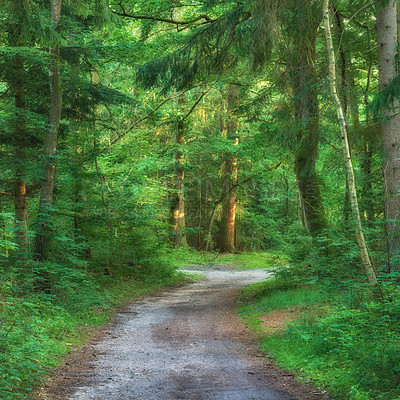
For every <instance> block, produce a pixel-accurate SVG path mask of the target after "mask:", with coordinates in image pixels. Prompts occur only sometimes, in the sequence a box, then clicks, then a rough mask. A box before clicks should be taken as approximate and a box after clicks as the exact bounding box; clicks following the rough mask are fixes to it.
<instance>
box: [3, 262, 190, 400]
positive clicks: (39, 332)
mask: <svg viewBox="0 0 400 400" xmlns="http://www.w3.org/2000/svg"><path fill="white" fill-rule="evenodd" d="M33 272H34V273H33V275H32V277H31V279H29V278H26V277H24V281H23V286H20V283H18V281H19V280H20V278H18V277H17V276H15V275H14V274H12V273H8V272H6V271H4V270H2V271H1V273H2V277H3V280H2V286H1V288H0V315H1V316H0V397H1V398H2V399H4V400H14V399H26V398H28V396H29V393H30V392H31V390H33V389H35V388H36V387H37V385H38V384H39V382H40V381H42V380H43V379H45V377H46V375H47V374H48V372H49V371H50V369H51V368H53V367H55V366H56V365H58V364H59V362H60V358H61V356H64V355H66V354H67V353H68V352H70V351H71V350H72V349H73V348H75V347H76V346H77V345H79V344H81V343H82V342H83V341H84V339H85V338H86V337H87V335H88V334H89V333H90V332H91V329H92V328H91V327H93V326H95V325H99V324H102V323H104V322H106V320H107V319H108V316H109V315H110V313H111V311H112V310H113V308H114V307H116V306H120V305H121V304H123V303H124V302H125V301H127V300H128V299H129V300H130V299H135V298H138V297H140V296H143V295H146V294H149V293H151V292H154V291H156V290H158V289H159V288H160V287H162V286H165V285H171V284H175V283H179V282H182V281H183V280H184V279H185V278H184V277H183V276H182V275H177V274H174V273H173V272H172V270H171V273H170V274H168V275H167V274H165V273H164V275H163V277H162V278H161V277H160V276H159V277H158V279H154V278H152V279H148V278H144V277H143V276H142V277H141V276H138V275H133V274H129V273H128V272H127V271H125V273H124V274H118V275H113V276H110V275H104V273H98V272H91V273H88V272H84V271H82V270H81V269H77V268H73V267H68V266H66V265H56V264H54V263H52V264H50V263H46V264H41V265H40V264H38V265H36V266H35V267H34V269H33ZM38 276H39V277H40V276H46V277H47V279H48V280H49V282H50V284H51V287H52V291H51V294H46V293H35V292H33V291H32V290H29V282H32V283H34V284H35V283H36V284H37V279H38V278H37V277H38Z"/></svg>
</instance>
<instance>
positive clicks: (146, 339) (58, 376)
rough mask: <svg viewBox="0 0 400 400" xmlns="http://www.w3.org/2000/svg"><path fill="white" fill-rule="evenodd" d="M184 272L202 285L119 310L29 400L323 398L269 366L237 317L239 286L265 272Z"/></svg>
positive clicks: (278, 322)
mask: <svg viewBox="0 0 400 400" xmlns="http://www.w3.org/2000/svg"><path fill="white" fill-rule="evenodd" d="M188 269H190V272H192V273H201V274H202V275H203V276H204V279H201V280H197V281H195V282H194V283H190V284H185V285H183V286H181V287H178V288H175V289H171V290H166V291H163V292H161V293H159V294H157V295H155V296H151V297H148V298H147V299H144V300H142V301H139V302H134V303H132V304H130V305H128V306H126V307H125V308H123V309H121V310H120V311H119V312H118V313H117V314H116V316H115V318H114V320H113V322H112V323H110V324H109V325H107V326H105V327H104V328H103V329H102V330H100V331H98V332H97V333H96V334H95V335H94V336H92V338H91V339H90V340H89V341H88V343H87V344H86V345H85V346H84V347H83V348H81V349H80V350H79V351H77V352H75V353H74V354H72V355H71V356H70V357H69V358H68V360H67V361H66V363H65V364H64V365H63V366H62V367H60V368H59V369H58V370H56V372H55V373H54V375H53V376H52V377H51V379H50V380H49V381H48V382H47V384H46V386H45V387H43V388H42V389H41V390H40V393H38V394H37V395H36V397H35V400H36V399H41V400H45V399H46V400H139V399H140V400H170V399H187V400H217V399H221V400H239V399H240V400H261V399H262V400H311V399H313V400H316V399H328V396H327V395H326V394H325V393H323V392H321V391H319V390H318V389H316V388H315V387H313V386H311V385H307V384H305V383H300V382H298V381H296V380H295V379H294V377H293V374H292V373H289V372H287V371H284V370H282V369H279V368H277V367H276V366H275V365H274V363H273V361H272V360H270V359H269V358H268V357H266V355H265V354H262V353H261V352H260V350H259V349H258V347H257V343H256V342H257V338H256V336H255V334H254V333H252V332H251V331H250V330H249V329H248V328H247V327H246V326H245V324H244V323H243V321H242V320H241V319H240V317H239V316H238V313H237V307H238V297H239V295H240V292H241V288H243V286H247V285H250V284H253V283H256V282H260V281H263V280H265V279H266V278H267V277H268V273H267V272H265V271H263V270H260V269H259V270H246V271H243V270H237V269H233V268H231V267H229V266H227V265H223V264H218V265H212V266H191V267H190V268H188ZM288 317H293V316H288V315H286V314H285V313H283V314H282V313H281V314H279V313H271V314H270V320H268V316H266V317H265V318H266V320H265V321H264V322H265V323H266V324H269V325H271V326H272V327H280V326H282V323H283V322H284V321H286V320H287V319H288ZM289 319H290V318H289Z"/></svg>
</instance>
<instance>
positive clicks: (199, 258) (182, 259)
mask: <svg viewBox="0 0 400 400" xmlns="http://www.w3.org/2000/svg"><path fill="white" fill-rule="evenodd" d="M166 257H167V258H168V261H169V262H171V263H172V264H173V265H174V266H176V267H184V266H187V265H191V264H199V265H214V264H227V265H230V266H232V268H237V269H245V270H246V269H268V268H274V267H278V266H283V265H286V264H287V263H288V257H287V256H286V255H285V254H284V253H283V252H282V251H281V250H277V249H270V250H267V251H264V252H259V253H237V254H221V253H211V252H209V253H204V252H198V251H196V250H193V249H190V248H180V249H174V250H172V251H171V252H169V253H168V255H166Z"/></svg>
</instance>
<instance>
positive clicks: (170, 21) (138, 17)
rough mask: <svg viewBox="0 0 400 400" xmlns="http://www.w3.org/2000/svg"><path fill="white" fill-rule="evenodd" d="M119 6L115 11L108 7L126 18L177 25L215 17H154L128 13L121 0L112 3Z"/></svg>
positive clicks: (210, 19) (211, 20) (210, 20)
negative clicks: (118, 9) (183, 18)
mask: <svg viewBox="0 0 400 400" xmlns="http://www.w3.org/2000/svg"><path fill="white" fill-rule="evenodd" d="M114 5H117V6H119V7H120V9H121V12H118V11H115V10H113V9H112V8H110V10H111V12H112V13H113V14H116V15H119V16H121V17H127V18H133V19H144V20H150V21H158V22H165V23H168V24H174V25H176V26H178V25H192V24H194V23H195V22H198V21H201V20H202V19H204V20H205V21H204V22H202V24H208V23H210V22H214V21H215V19H212V18H210V17H209V16H208V15H205V14H202V15H199V16H198V17H196V18H194V19H191V20H188V21H178V20H175V19H170V18H161V17H154V16H151V15H138V14H130V13H128V12H127V11H126V10H125V8H124V6H123V5H122V1H121V2H119V3H118V4H114Z"/></svg>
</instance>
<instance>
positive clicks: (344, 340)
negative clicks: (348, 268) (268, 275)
mask: <svg viewBox="0 0 400 400" xmlns="http://www.w3.org/2000/svg"><path fill="white" fill-rule="evenodd" d="M333 296H335V297H331V298H330V299H329V298H328V297H327V296H326V293H324V292H323V291H322V290H321V291H320V290H319V289H318V288H317V287H316V286H312V285H309V286H298V285H294V284H290V283H287V282H284V281H282V280H281V279H274V280H270V281H268V282H265V283H261V284H257V285H253V286H252V287H250V288H249V289H247V290H245V291H244V292H243V295H242V306H241V309H240V312H241V314H242V316H243V317H244V318H245V319H246V321H247V322H248V324H249V325H250V326H251V327H252V328H253V329H254V330H256V331H257V332H258V333H259V335H260V345H261V348H262V349H263V350H264V351H265V352H267V353H268V354H269V355H272V356H273V357H274V358H275V359H276V362H277V363H278V365H280V366H282V367H284V368H286V369H290V370H292V371H295V372H297V375H298V376H299V377H301V378H303V379H305V380H312V381H313V382H315V383H316V384H317V385H319V386H323V387H324V386H325V387H327V388H328V389H329V392H330V393H331V394H332V396H333V398H336V399H343V400H399V399H400V341H399V337H400V317H399V315H400V314H399V311H400V300H398V299H395V298H391V299H390V300H389V301H387V302H385V301H383V302H373V301H370V302H369V303H362V304H360V305H359V306H358V307H357V308H355V307H354V306H353V307H350V306H349V305H348V304H347V305H346V304H345V301H344V300H343V302H342V304H341V297H340V296H338V293H336V295H333ZM293 308H294V309H296V310H298V311H299V312H300V313H302V315H303V317H302V319H300V320H299V321H297V322H295V323H288V328H287V329H286V330H285V331H284V332H279V333H275V334H274V335H271V332H269V334H266V333H265V332H264V331H263V329H262V325H261V322H260V319H259V317H260V316H261V315H263V314H266V313H268V312H270V311H272V310H277V309H293ZM310 311H311V313H310ZM310 316H311V317H310Z"/></svg>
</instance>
